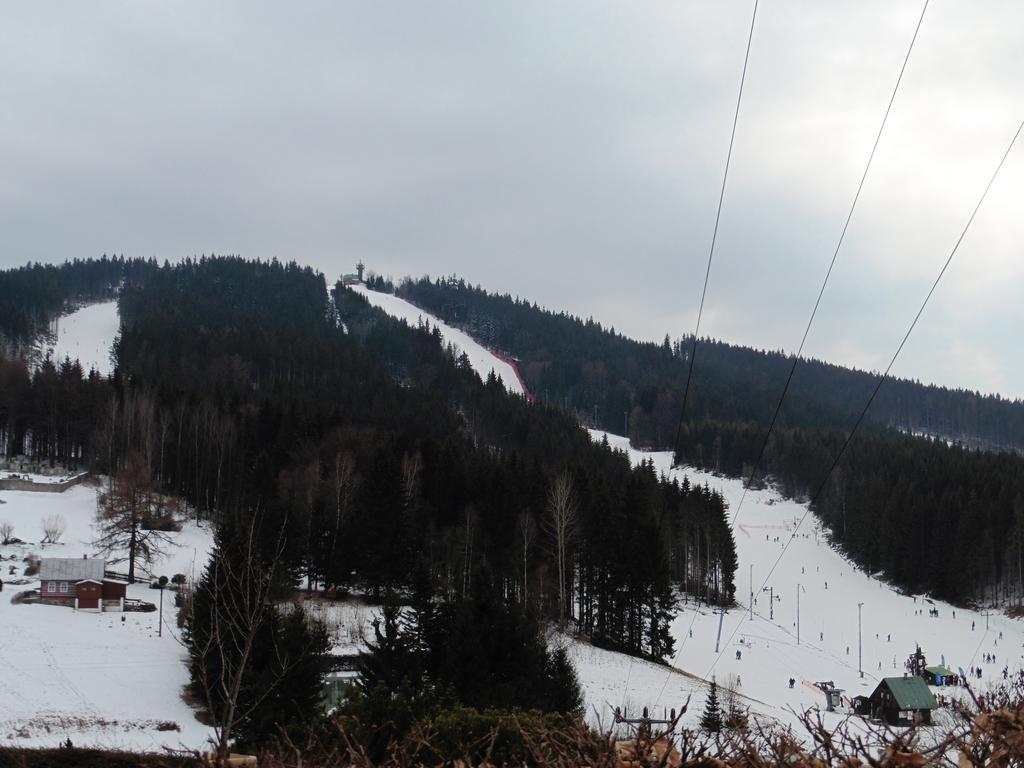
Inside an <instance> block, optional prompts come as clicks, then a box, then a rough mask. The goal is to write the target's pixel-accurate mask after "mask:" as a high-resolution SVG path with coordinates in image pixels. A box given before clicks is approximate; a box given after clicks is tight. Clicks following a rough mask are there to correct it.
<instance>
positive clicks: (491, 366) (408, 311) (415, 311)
mask: <svg viewBox="0 0 1024 768" xmlns="http://www.w3.org/2000/svg"><path fill="white" fill-rule="evenodd" d="M349 287H350V288H351V289H352V290H353V291H355V292H356V293H359V294H361V295H362V296H365V297H366V299H367V300H368V301H369V302H370V303H371V304H372V305H373V306H375V307H379V308H380V309H382V310H384V311H385V312H386V313H387V314H389V315H391V316H392V317H396V318H398V319H399V320H405V321H406V322H407V323H408V324H409V325H411V326H413V327H415V326H416V324H417V323H418V322H419V321H420V320H423V321H429V322H430V324H431V326H437V328H438V330H439V331H440V332H441V335H442V336H443V337H444V340H445V343H446V344H451V345H452V346H454V347H456V348H457V349H459V350H460V351H462V352H465V353H466V356H467V357H468V358H469V361H470V363H471V364H472V366H473V370H474V371H476V372H477V373H478V374H479V375H480V378H481V379H484V380H486V379H487V376H488V375H489V374H490V372H491V371H494V375H495V376H497V377H498V378H500V379H501V381H502V383H503V384H504V385H505V388H506V389H507V390H508V391H509V392H513V393H515V394H517V395H521V394H523V386H522V384H521V383H520V381H519V377H518V376H516V372H515V370H514V369H513V368H512V366H511V365H509V364H508V363H506V362H505V361H504V360H501V359H499V358H497V357H495V356H494V353H493V352H491V351H490V350H489V349H487V348H486V347H484V346H482V345H481V344H478V343H477V342H476V341H474V340H473V338H472V337H471V336H470V335H469V334H468V333H465V332H463V331H460V330H459V329H458V328H452V327H451V326H450V325H448V324H447V323H444V322H443V321H441V320H438V319H437V318H436V317H434V316H433V315H431V314H429V313H427V312H424V311H423V310H422V309H420V308H419V307H417V306H415V305H413V304H410V303H409V302H407V301H406V300H405V299H400V298H398V297H397V296H394V295H392V294H390V293H379V292H378V291H371V290H369V289H368V288H367V287H366V286H365V285H352V286H349Z"/></svg>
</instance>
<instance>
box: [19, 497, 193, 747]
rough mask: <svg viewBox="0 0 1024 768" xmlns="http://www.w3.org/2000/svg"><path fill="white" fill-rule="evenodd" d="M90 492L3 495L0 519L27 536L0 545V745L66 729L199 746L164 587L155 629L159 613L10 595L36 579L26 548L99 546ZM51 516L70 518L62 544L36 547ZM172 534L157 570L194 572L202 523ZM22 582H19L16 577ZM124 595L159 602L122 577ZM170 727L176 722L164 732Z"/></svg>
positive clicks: (140, 743)
mask: <svg viewBox="0 0 1024 768" xmlns="http://www.w3.org/2000/svg"><path fill="white" fill-rule="evenodd" d="M96 493H97V491H96V489H95V488H93V487H90V486H84V485H79V486H75V487H73V488H70V489H68V490H67V491H65V492H64V493H59V494H57V493H53V494H51V493H36V492H19V491H2V492H0V502H3V503H2V504H0V522H10V523H12V524H13V525H14V535H15V536H16V537H17V538H19V539H22V540H24V541H25V542H27V543H26V544H19V545H10V546H0V557H2V558H3V561H2V562H0V574H2V578H3V580H4V589H3V592H2V593H0V744H16V745H19V746H38V745H54V744H57V743H59V742H62V741H64V740H65V739H68V738H70V739H71V741H72V743H74V744H75V745H76V746H86V745H96V746H103V747H117V748H129V749H146V750H157V751H159V750H161V749H162V747H163V746H168V747H172V748H178V747H182V746H185V747H190V748H198V747H202V746H203V745H204V743H205V742H206V739H207V737H208V735H209V731H208V729H207V728H206V727H205V726H203V725H202V724H200V723H199V722H198V721H197V720H196V719H195V713H194V711H193V710H192V709H191V708H190V707H189V706H188V705H186V704H185V702H184V701H183V700H182V698H181V694H182V687H183V686H184V685H185V684H186V683H187V682H188V673H187V670H186V668H185V664H184V660H185V657H186V653H185V649H184V647H183V646H182V645H181V643H180V642H179V637H178V629H177V626H176V623H175V615H176V609H175V608H174V606H173V594H172V593H170V592H168V593H167V594H166V595H165V596H164V597H165V599H164V629H163V636H162V637H159V636H158V635H157V629H158V627H157V623H158V616H159V614H158V613H124V614H120V613H114V612H111V613H87V612H75V611H74V610H72V609H70V608H64V607H58V606H46V605H38V604H37V605H15V604H13V603H12V602H11V598H12V597H13V596H14V595H15V594H16V593H18V592H20V591H22V590H27V589H36V588H38V586H39V582H38V581H37V580H35V579H33V578H32V577H26V576H23V575H22V573H23V571H24V568H25V564H24V563H23V562H22V559H23V558H24V557H25V556H26V555H27V554H29V553H35V554H38V555H40V556H44V557H81V556H82V555H83V554H85V555H93V554H95V550H94V548H93V547H92V543H91V542H92V540H93V538H94V532H93V521H94V518H95V510H96ZM50 514H59V515H61V516H62V517H63V518H64V520H65V521H66V524H67V527H66V530H65V532H64V535H63V536H62V538H61V543H58V544H48V545H40V544H38V543H36V542H38V541H39V540H40V539H41V538H42V520H43V518H45V517H46V516H47V515H50ZM177 542H178V544H179V546H177V547H175V548H174V549H173V550H172V551H170V552H169V553H168V555H167V556H166V557H165V558H162V559H161V560H159V561H158V562H157V563H155V564H154V568H153V572H154V573H155V574H157V575H167V576H168V577H170V576H172V575H173V574H175V573H184V574H186V575H188V576H189V577H191V576H192V574H193V573H196V574H198V572H199V571H200V570H201V569H202V567H203V566H204V565H205V562H206V558H207V556H208V553H209V551H210V548H211V546H212V536H211V532H210V531H209V530H208V529H207V528H200V527H197V526H196V525H195V524H193V523H190V524H187V525H186V526H185V529H184V530H183V531H182V532H181V533H180V534H178V536H177ZM12 567H13V568H14V571H15V573H14V574H11V573H10V569H11V568H12ZM113 567H114V568H115V569H124V566H123V565H121V566H113ZM21 580H25V581H26V582H27V583H24V584H15V583H13V582H14V581H21ZM128 597H130V598H137V599H140V600H146V601H149V602H153V603H156V602H158V600H159V594H158V593H157V592H156V591H154V590H151V589H149V588H148V587H147V586H146V584H141V585H133V586H129V587H128ZM122 618H123V621H122ZM168 724H175V725H176V726H177V728H179V729H180V730H174V729H170V730H164V729H167V728H169V727H170V726H169V725H168Z"/></svg>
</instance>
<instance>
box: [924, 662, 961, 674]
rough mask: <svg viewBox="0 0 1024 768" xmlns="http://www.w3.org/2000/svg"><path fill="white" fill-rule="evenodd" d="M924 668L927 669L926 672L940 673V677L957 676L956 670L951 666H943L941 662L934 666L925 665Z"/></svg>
mask: <svg viewBox="0 0 1024 768" xmlns="http://www.w3.org/2000/svg"><path fill="white" fill-rule="evenodd" d="M924 669H925V671H926V672H930V673H931V674H933V675H938V676H939V677H955V676H956V672H954V671H953V670H952V669H950V668H949V667H944V666H942V665H941V664H936V665H935V666H933V667H925V668H924Z"/></svg>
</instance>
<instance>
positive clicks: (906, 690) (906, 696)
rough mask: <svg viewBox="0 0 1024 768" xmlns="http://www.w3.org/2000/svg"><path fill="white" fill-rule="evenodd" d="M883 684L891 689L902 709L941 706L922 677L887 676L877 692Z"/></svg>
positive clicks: (898, 705) (876, 690)
mask: <svg viewBox="0 0 1024 768" xmlns="http://www.w3.org/2000/svg"><path fill="white" fill-rule="evenodd" d="M882 686H885V687H887V688H888V689H889V691H890V692H891V693H892V696H893V698H894V699H895V700H896V706H897V707H899V708H900V709H935V708H936V707H938V706H939V704H938V702H937V701H935V697H934V696H933V695H932V692H931V691H930V690H928V686H927V685H926V684H925V682H924V680H922V679H921V678H920V677H886V678H884V679H883V680H882V682H880V683H879V684H878V688H876V689H875V693H877V692H878V689H879V688H881V687H882Z"/></svg>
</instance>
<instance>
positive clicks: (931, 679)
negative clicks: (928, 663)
mask: <svg viewBox="0 0 1024 768" xmlns="http://www.w3.org/2000/svg"><path fill="white" fill-rule="evenodd" d="M921 677H922V678H924V681H925V682H926V683H928V685H959V684H960V677H959V676H958V675H957V673H956V672H954V671H953V670H951V669H949V668H948V667H946V666H943V665H942V664H939V665H937V666H934V667H925V668H924V671H923V672H922V673H921Z"/></svg>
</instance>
